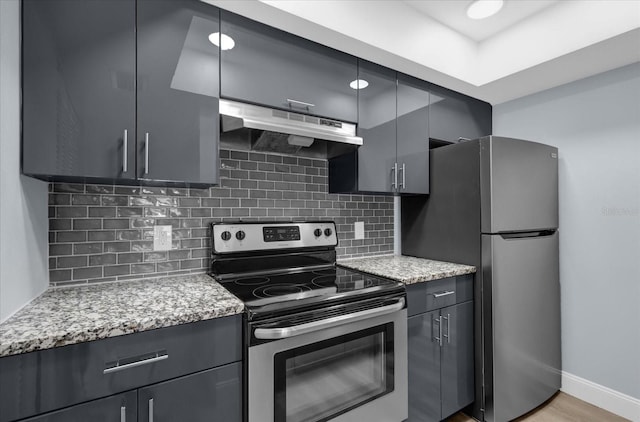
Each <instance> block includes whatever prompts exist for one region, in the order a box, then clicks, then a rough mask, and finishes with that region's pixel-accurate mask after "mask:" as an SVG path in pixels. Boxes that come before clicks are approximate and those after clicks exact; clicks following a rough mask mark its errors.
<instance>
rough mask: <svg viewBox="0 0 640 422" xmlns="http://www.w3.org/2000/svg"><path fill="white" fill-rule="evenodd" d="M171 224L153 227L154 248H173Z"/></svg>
mask: <svg viewBox="0 0 640 422" xmlns="http://www.w3.org/2000/svg"><path fill="white" fill-rule="evenodd" d="M171 238H172V232H171V226H154V227H153V250H154V251H168V250H169V249H171Z"/></svg>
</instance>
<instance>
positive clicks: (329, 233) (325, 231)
mask: <svg viewBox="0 0 640 422" xmlns="http://www.w3.org/2000/svg"><path fill="white" fill-rule="evenodd" d="M331 234H333V230H331V229H328V228H327V229H324V235H325V236H327V237H329V236H331Z"/></svg>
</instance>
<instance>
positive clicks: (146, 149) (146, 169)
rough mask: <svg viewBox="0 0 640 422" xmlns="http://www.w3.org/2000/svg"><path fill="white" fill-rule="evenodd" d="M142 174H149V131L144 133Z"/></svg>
mask: <svg viewBox="0 0 640 422" xmlns="http://www.w3.org/2000/svg"><path fill="white" fill-rule="evenodd" d="M144 174H149V132H146V133H145V134H144Z"/></svg>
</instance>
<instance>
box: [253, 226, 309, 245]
mask: <svg viewBox="0 0 640 422" xmlns="http://www.w3.org/2000/svg"><path fill="white" fill-rule="evenodd" d="M262 238H263V240H264V241H265V242H287V241H290V240H300V227H298V226H279V227H273V226H271V227H263V228H262Z"/></svg>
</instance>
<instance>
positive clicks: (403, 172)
mask: <svg viewBox="0 0 640 422" xmlns="http://www.w3.org/2000/svg"><path fill="white" fill-rule="evenodd" d="M401 171H402V182H401V183H400V189H406V188H407V180H406V177H405V173H406V171H405V167H404V163H402V169H401Z"/></svg>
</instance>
